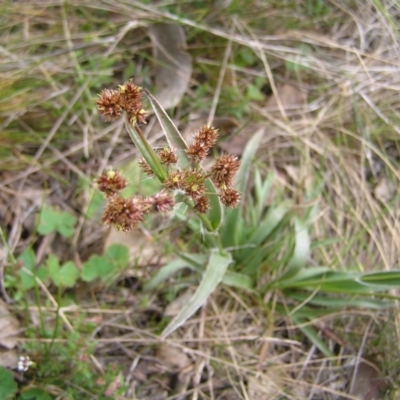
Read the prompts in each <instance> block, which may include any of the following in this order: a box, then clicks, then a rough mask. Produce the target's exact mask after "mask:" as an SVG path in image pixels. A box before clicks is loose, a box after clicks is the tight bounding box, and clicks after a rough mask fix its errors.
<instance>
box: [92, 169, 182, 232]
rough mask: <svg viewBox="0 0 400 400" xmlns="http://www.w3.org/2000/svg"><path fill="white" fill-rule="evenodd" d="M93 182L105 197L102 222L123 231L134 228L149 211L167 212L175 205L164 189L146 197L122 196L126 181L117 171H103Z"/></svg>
mask: <svg viewBox="0 0 400 400" xmlns="http://www.w3.org/2000/svg"><path fill="white" fill-rule="evenodd" d="M95 182H96V183H97V185H98V188H99V190H100V191H101V192H103V193H104V194H105V196H106V198H107V206H106V209H105V211H104V214H103V222H104V223H106V224H108V225H113V226H115V227H116V228H117V229H118V230H120V231H123V232H128V231H130V230H132V229H134V228H135V227H136V226H137V225H138V224H139V223H140V222H143V221H144V217H145V215H146V214H148V213H149V212H167V211H169V210H171V209H172V208H173V207H174V205H175V202H174V199H173V198H172V197H171V196H169V195H168V193H166V192H165V191H161V192H159V193H157V194H155V195H153V196H151V197H148V198H145V197H142V196H134V197H131V198H127V199H125V198H123V197H122V196H121V195H120V193H119V192H120V191H121V190H122V189H124V188H125V187H126V186H127V181H126V179H125V178H124V177H123V176H122V175H121V173H120V172H119V171H113V170H110V171H108V172H104V173H103V174H102V175H101V176H100V177H98V178H97V179H96V181H95Z"/></svg>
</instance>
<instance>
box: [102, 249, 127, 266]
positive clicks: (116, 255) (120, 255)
mask: <svg viewBox="0 0 400 400" xmlns="http://www.w3.org/2000/svg"><path fill="white" fill-rule="evenodd" d="M105 255H106V256H107V257H108V258H110V259H111V260H112V262H113V263H114V264H115V265H116V266H117V267H118V268H120V269H124V268H125V267H126V266H127V264H128V262H129V250H128V248H127V247H126V246H124V245H122V244H112V245H111V246H110V247H108V248H107V250H106V254H105Z"/></svg>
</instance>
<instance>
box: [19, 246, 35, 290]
mask: <svg viewBox="0 0 400 400" xmlns="http://www.w3.org/2000/svg"><path fill="white" fill-rule="evenodd" d="M18 260H20V261H22V263H23V265H24V267H25V268H26V270H24V269H23V268H21V269H20V270H19V276H20V278H21V285H22V289H25V290H29V289H32V288H33V287H34V286H35V284H36V281H35V276H34V274H35V261H36V255H35V253H34V252H33V250H32V249H30V248H28V249H25V250H24V251H23V252H22V253H21V255H20V256H19V257H18ZM29 271H30V272H31V273H32V274H33V275H32V274H30V273H29Z"/></svg>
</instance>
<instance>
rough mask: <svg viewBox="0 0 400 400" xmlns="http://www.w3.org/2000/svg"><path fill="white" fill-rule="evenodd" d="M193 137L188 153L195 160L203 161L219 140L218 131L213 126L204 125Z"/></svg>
mask: <svg viewBox="0 0 400 400" xmlns="http://www.w3.org/2000/svg"><path fill="white" fill-rule="evenodd" d="M193 139H194V140H193V142H192V143H191V144H190V145H189V146H188V148H187V150H186V154H187V155H188V157H189V158H190V159H191V160H193V161H201V160H203V159H204V158H206V156H207V154H208V152H209V151H210V149H211V147H212V146H214V144H215V143H216V142H217V139H218V131H217V130H216V129H214V128H213V127H211V126H204V127H202V128H201V129H200V130H199V132H197V133H196V134H195V135H194V138H193Z"/></svg>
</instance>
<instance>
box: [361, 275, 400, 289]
mask: <svg viewBox="0 0 400 400" xmlns="http://www.w3.org/2000/svg"><path fill="white" fill-rule="evenodd" d="M359 282H360V283H362V284H364V285H367V286H370V288H371V289H387V290H389V289H398V288H400V271H383V272H371V273H367V274H363V275H362V276H360V278H359Z"/></svg>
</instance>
